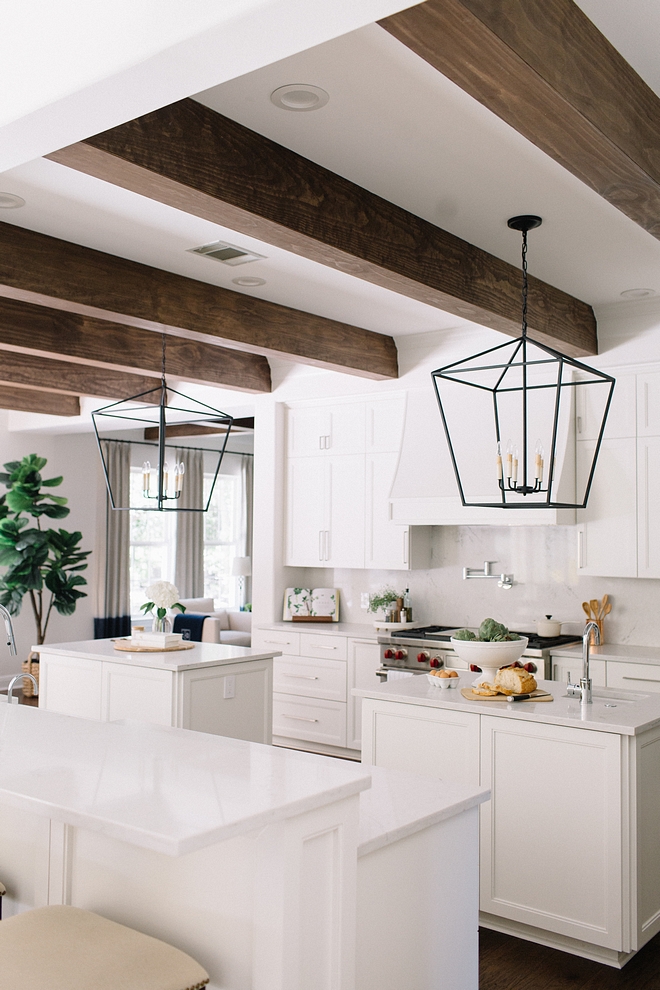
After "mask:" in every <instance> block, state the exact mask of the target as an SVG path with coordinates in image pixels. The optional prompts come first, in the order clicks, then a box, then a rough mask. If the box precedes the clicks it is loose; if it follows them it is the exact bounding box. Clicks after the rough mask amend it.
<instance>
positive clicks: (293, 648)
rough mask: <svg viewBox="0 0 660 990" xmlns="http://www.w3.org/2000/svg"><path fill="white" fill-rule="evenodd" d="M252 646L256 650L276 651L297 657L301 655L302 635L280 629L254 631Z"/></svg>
mask: <svg viewBox="0 0 660 990" xmlns="http://www.w3.org/2000/svg"><path fill="white" fill-rule="evenodd" d="M252 646H253V648H254V649H255V650H264V651H267V650H274V651H275V652H276V653H287V654H288V655H289V656H294V657H297V656H298V655H299V653H300V633H296V632H289V631H288V630H280V629H253V630H252Z"/></svg>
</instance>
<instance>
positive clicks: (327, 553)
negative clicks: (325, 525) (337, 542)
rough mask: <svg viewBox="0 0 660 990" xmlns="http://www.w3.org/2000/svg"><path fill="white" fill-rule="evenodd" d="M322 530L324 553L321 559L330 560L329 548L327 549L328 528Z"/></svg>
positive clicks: (328, 545) (328, 542)
mask: <svg viewBox="0 0 660 990" xmlns="http://www.w3.org/2000/svg"><path fill="white" fill-rule="evenodd" d="M323 532H324V533H325V554H324V557H323V559H324V560H330V549H329V548H330V530H329V529H325V530H323Z"/></svg>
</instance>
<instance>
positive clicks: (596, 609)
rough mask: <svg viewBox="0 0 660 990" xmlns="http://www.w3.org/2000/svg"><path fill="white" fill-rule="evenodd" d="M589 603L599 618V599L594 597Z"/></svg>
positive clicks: (595, 616) (595, 615) (595, 617)
mask: <svg viewBox="0 0 660 990" xmlns="http://www.w3.org/2000/svg"><path fill="white" fill-rule="evenodd" d="M589 604H590V605H591V611H592V612H593V614H594V619H597V618H598V599H597V598H592V599H591V601H590V602H589Z"/></svg>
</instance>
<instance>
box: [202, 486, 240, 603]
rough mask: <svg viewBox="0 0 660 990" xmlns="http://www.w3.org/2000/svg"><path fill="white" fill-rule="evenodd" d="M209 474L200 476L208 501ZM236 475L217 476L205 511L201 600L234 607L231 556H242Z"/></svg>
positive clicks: (235, 586)
mask: <svg viewBox="0 0 660 990" xmlns="http://www.w3.org/2000/svg"><path fill="white" fill-rule="evenodd" d="M212 481H213V475H211V474H205V475H204V498H205V499H207V498H208V493H209V489H210V487H211V482H212ZM240 529H241V485H240V475H238V474H220V475H218V479H217V481H216V483H215V488H214V490H213V498H212V500H211V505H210V507H209V511H208V512H207V513H206V515H205V516H204V597H205V598H213V600H214V601H215V602H216V604H217V605H221V606H228V607H230V608H233V607H234V606H236V605H237V604H238V582H237V580H236V578H234V577H232V576H231V565H232V561H233V559H234V557H237V556H242V554H243V550H242V548H241V546H239V543H240V541H241V532H240Z"/></svg>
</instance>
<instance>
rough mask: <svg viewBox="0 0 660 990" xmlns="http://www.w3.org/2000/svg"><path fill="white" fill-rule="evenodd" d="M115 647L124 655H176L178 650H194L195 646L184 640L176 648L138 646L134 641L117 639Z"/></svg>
mask: <svg viewBox="0 0 660 990" xmlns="http://www.w3.org/2000/svg"><path fill="white" fill-rule="evenodd" d="M113 646H114V648H115V650H121V651H122V653H174V652H175V651H176V650H192V649H193V647H194V646H195V644H194V643H190V642H189V641H185V642H184V641H183V640H182V641H181V642H180V643H178V644H177V645H176V646H143V645H139V646H138V645H135V644H134V642H133V640H132V639H116V640H115V641H114V643H113Z"/></svg>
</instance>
